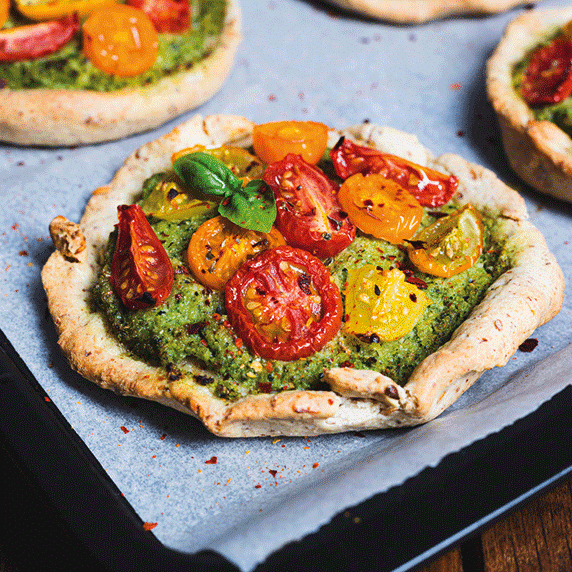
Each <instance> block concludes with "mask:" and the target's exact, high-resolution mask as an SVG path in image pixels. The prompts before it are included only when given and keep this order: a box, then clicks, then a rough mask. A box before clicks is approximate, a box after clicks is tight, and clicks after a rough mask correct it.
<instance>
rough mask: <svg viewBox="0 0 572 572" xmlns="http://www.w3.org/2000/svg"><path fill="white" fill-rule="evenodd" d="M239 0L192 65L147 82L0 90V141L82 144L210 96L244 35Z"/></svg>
mask: <svg viewBox="0 0 572 572" xmlns="http://www.w3.org/2000/svg"><path fill="white" fill-rule="evenodd" d="M241 25H242V23H241V13H240V8H239V5H238V2H237V0H229V1H228V10H227V14H226V19H225V24H224V28H223V31H222V34H221V38H220V43H219V44H218V45H217V47H216V48H215V49H214V50H213V52H212V53H211V54H210V55H208V56H207V57H206V58H204V59H203V60H202V61H200V62H198V63H197V64H195V65H194V66H193V67H192V68H191V69H190V70H188V71H184V72H180V73H177V74H174V75H172V76H168V77H164V78H163V79H161V80H159V81H158V82H157V83H156V84H153V85H151V86H149V87H145V88H124V89H120V90H118V91H115V92H105V93H102V92H96V91H87V90H83V91H82V90H64V89H23V90H11V89H9V88H4V89H1V90H0V141H5V142H8V143H15V144H17V145H42V146H60V145H84V144H90V143H99V142H102V141H111V140H114V139H121V138H122V137H127V136H129V135H133V134H135V133H140V132H142V131H147V130H149V129H153V128H155V127H158V126H159V125H162V124H163V123H166V122H167V121H170V120H171V119H174V118H175V117H177V116H179V115H181V114H182V113H185V112H186V111H189V110H191V109H194V108H196V107H198V106H199V105H201V104H202V103H204V102H205V101H207V100H209V99H210V98H211V97H212V96H213V95H214V94H215V93H216V92H217V91H218V90H219V89H220V88H221V87H222V85H223V83H224V81H225V80H226V78H227V76H228V74H229V72H230V70H231V68H232V64H233V61H234V56H235V53H236V50H237V48H238V45H239V43H240V41H241V33H242V32H241Z"/></svg>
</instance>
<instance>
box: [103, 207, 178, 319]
mask: <svg viewBox="0 0 572 572" xmlns="http://www.w3.org/2000/svg"><path fill="white" fill-rule="evenodd" d="M117 213H118V216H119V224H118V234H117V244H116V246H115V252H114V253H113V259H112V262H111V285H112V286H113V289H114V290H115V292H116V294H117V295H118V296H119V298H120V299H121V301H122V302H123V304H125V306H127V308H129V309H130V310H141V309H144V308H150V307H153V306H158V305H159V304H161V303H162V302H164V301H165V299H166V298H167V297H168V296H169V294H170V292H171V288H172V287H173V275H174V272H173V265H172V264H171V260H170V259H169V256H168V255H167V252H166V251H165V248H164V247H163V245H162V244H161V241H160V240H159V239H158V238H157V235H156V234H155V231H154V230H153V228H152V227H151V225H150V224H149V222H148V221H147V219H146V218H145V214H144V213H143V210H142V209H141V207H140V206H139V205H120V206H119V207H117Z"/></svg>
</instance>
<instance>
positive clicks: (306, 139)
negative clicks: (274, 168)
mask: <svg viewBox="0 0 572 572" xmlns="http://www.w3.org/2000/svg"><path fill="white" fill-rule="evenodd" d="M252 144H253V146H254V152H255V153H256V154H257V155H258V156H259V157H260V158H261V159H262V160H263V161H264V162H265V163H275V162H276V161H281V160H282V159H284V157H286V155H288V154H289V153H294V154H295V155H301V156H302V158H303V159H304V161H306V162H307V163H310V164H312V165H315V164H316V163H317V162H318V161H319V160H320V159H321V158H322V155H323V154H324V151H325V150H326V147H327V145H328V126H327V125H324V124H323V123H316V122H314V121H275V122H273V123H262V124H260V125H255V126H254V129H253V130H252Z"/></svg>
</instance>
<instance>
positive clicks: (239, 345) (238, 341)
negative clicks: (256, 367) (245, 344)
mask: <svg viewBox="0 0 572 572" xmlns="http://www.w3.org/2000/svg"><path fill="white" fill-rule="evenodd" d="M234 345H235V346H236V347H237V348H238V349H240V348H241V347H242V338H236V340H235V341H234Z"/></svg>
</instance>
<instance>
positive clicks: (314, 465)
mask: <svg viewBox="0 0 572 572" xmlns="http://www.w3.org/2000/svg"><path fill="white" fill-rule="evenodd" d="M319 466H320V463H314V464H313V465H312V469H317V468H318V467H319Z"/></svg>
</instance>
